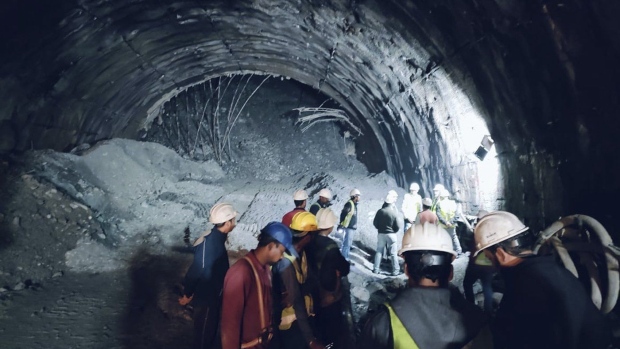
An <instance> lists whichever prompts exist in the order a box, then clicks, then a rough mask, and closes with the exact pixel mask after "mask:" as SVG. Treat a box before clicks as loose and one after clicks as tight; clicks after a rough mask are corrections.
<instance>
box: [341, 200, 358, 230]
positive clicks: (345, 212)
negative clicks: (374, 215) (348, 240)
mask: <svg viewBox="0 0 620 349" xmlns="http://www.w3.org/2000/svg"><path fill="white" fill-rule="evenodd" d="M351 203H353V201H352V200H349V201H347V203H346V204H344V207H343V208H342V211H340V222H341V223H342V222H343V221H344V220H345V218H346V217H347V215H348V214H349V212H351V209H354V210H355V211H354V213H353V216H351V220H350V221H349V224H347V225H343V226H342V227H343V228H348V229H357V202H356V203H354V204H353V205H352V204H351Z"/></svg>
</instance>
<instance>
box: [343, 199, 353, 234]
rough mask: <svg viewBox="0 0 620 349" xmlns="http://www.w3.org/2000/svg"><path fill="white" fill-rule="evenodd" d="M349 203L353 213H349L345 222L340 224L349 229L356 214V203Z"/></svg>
mask: <svg viewBox="0 0 620 349" xmlns="http://www.w3.org/2000/svg"><path fill="white" fill-rule="evenodd" d="M347 203H351V211H349V213H348V214H347V215H346V216H345V217H344V220H342V222H340V225H342V226H343V227H345V228H348V227H349V223H351V218H352V217H353V215H354V214H355V203H354V202H353V200H349V201H347Z"/></svg>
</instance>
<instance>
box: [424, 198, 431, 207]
mask: <svg viewBox="0 0 620 349" xmlns="http://www.w3.org/2000/svg"><path fill="white" fill-rule="evenodd" d="M422 205H424V206H428V207H431V206H433V200H431V198H424V200H422Z"/></svg>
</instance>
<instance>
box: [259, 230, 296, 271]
mask: <svg viewBox="0 0 620 349" xmlns="http://www.w3.org/2000/svg"><path fill="white" fill-rule="evenodd" d="M257 250H263V251H264V255H265V259H266V262H267V264H270V265H271V264H275V263H277V262H278V261H279V260H280V259H282V256H283V254H284V252H285V251H289V253H293V254H295V255H296V252H295V248H294V247H293V236H292V233H291V230H290V229H289V228H287V227H286V226H285V225H284V224H282V223H280V222H270V223H267V225H266V226H265V227H264V228H263V229H261V232H260V235H259V236H258V246H257Z"/></svg>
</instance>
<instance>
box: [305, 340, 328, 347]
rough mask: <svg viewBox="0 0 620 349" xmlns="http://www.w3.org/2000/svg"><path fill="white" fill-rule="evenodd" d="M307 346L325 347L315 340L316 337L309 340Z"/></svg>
mask: <svg viewBox="0 0 620 349" xmlns="http://www.w3.org/2000/svg"><path fill="white" fill-rule="evenodd" d="M308 346H309V347H310V349H325V346H324V345H323V344H321V343H319V342H317V341H316V339H315V340H312V341H310V344H309V345H308Z"/></svg>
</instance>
